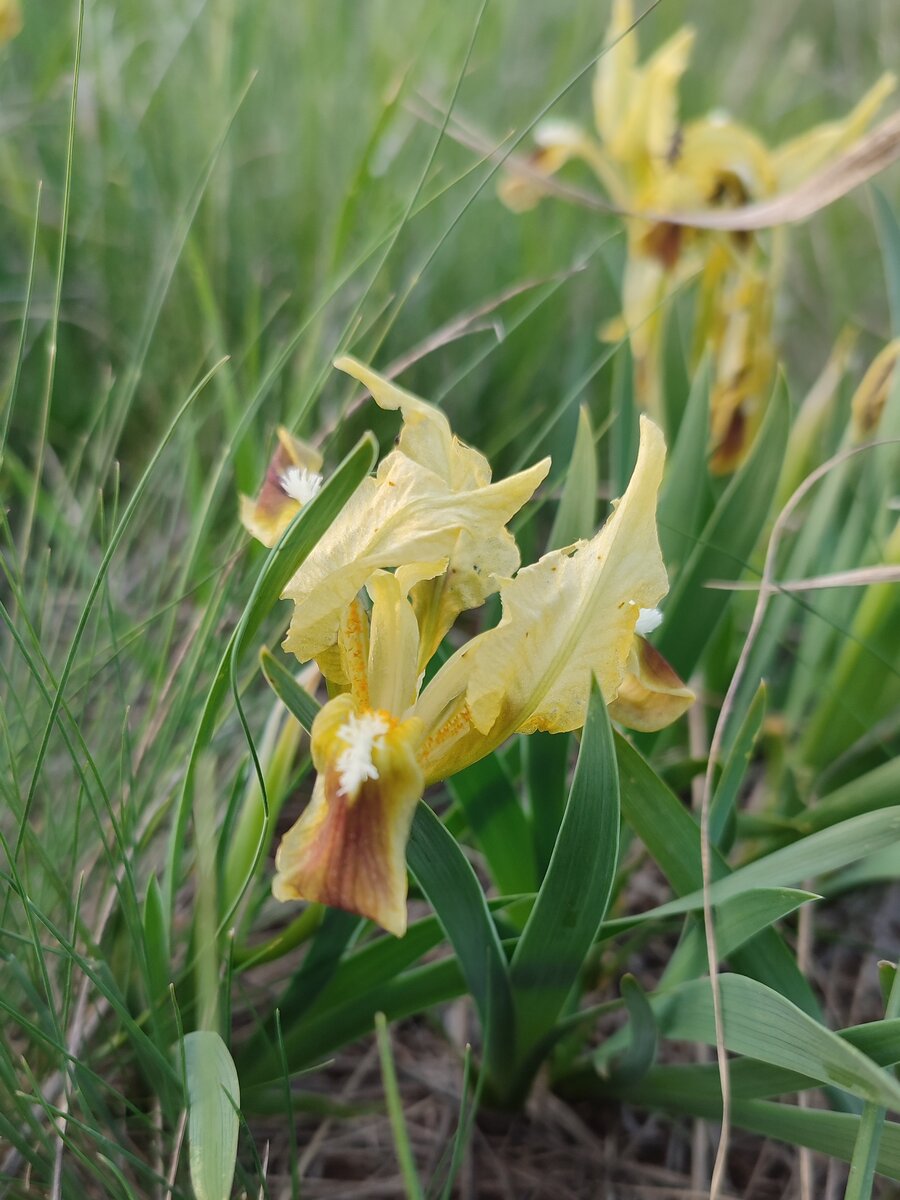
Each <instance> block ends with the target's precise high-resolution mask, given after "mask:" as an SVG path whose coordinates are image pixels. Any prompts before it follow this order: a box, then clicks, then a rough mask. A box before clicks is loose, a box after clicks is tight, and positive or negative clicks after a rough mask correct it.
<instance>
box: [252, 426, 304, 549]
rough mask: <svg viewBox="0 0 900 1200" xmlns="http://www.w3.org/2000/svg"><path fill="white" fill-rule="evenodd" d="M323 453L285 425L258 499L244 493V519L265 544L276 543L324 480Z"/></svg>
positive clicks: (280, 432)
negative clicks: (322, 473) (322, 470)
mask: <svg viewBox="0 0 900 1200" xmlns="http://www.w3.org/2000/svg"><path fill="white" fill-rule="evenodd" d="M321 469H322V455H321V454H320V453H319V452H318V450H316V449H315V448H314V447H313V446H310V445H308V444H307V443H306V442H303V441H301V440H300V439H299V438H296V437H294V435H293V434H292V433H290V432H288V430H287V429H285V428H284V427H283V426H279V427H278V446H277V447H276V449H275V453H274V454H273V455H272V458H271V460H270V462H269V466H268V469H267V471H266V477H265V479H264V480H263V485H262V487H261V488H260V491H259V495H258V496H257V497H256V499H255V500H252V499H251V498H250V497H249V496H241V523H242V525H243V526H244V528H245V529H246V530H247V532H248V533H250V534H252V535H253V537H255V538H256V539H257V540H258V541H260V542H262V544H263V545H264V546H269V547H271V546H274V545H275V543H276V542H277V541H278V539H279V538H280V537H281V535H282V534H283V533H284V531H285V529H287V527H288V525H290V523H291V521H292V520H293V519H294V517H295V516H296V515H297V513H298V512H299V511H300V508H301V507H302V505H303V504H304V503H306V502H307V501H308V500H311V499H312V497H313V496H314V495H315V494H316V492H317V491H318V489H319V487H320V486H321V483H322V476H321V475H320V474H319V472H320V471H321Z"/></svg>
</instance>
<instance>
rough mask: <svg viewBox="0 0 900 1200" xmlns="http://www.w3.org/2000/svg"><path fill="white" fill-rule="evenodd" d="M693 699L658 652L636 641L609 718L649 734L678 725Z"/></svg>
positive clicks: (688, 690) (646, 644) (611, 706)
mask: <svg viewBox="0 0 900 1200" xmlns="http://www.w3.org/2000/svg"><path fill="white" fill-rule="evenodd" d="M694 699H695V697H694V693H693V692H692V691H691V689H690V688H689V687H686V686H685V684H684V682H683V681H682V680H681V679H679V677H678V675H677V674H676V672H675V671H674V670H673V669H672V667H671V666H670V665H669V663H668V662H666V660H665V659H664V658H663V656H662V655H661V654H660V653H659V651H658V650H656V649H655V648H654V647H653V646H651V644H650V643H649V642H648V641H645V640H644V638H642V637H636V638H635V639H634V644H633V646H632V648H631V654H630V655H629V657H628V664H627V667H626V670H625V676H624V678H623V679H622V682H621V683H620V684H619V690H618V692H617V693H616V698H615V699H614V700H613V701H612V702H611V703H610V705H609V715H610V716H611V717H613V718H614V719H615V720H616V721H620V722H621V723H622V724H623V725H627V726H628V728H629V729H638V730H642V731H644V732H646V733H652V732H653V731H655V730H657V729H664V728H665V727H666V726H667V725H671V724H672V722H673V721H677V720H678V718H679V717H680V716H681V715H682V714H683V713H685V712H687V710H688V709H689V708H690V706H691V705H692V704H693V702H694Z"/></svg>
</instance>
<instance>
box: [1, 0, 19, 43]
mask: <svg viewBox="0 0 900 1200" xmlns="http://www.w3.org/2000/svg"><path fill="white" fill-rule="evenodd" d="M21 32H22V6H21V4H20V3H19V0H0V43H3V42H8V41H11V40H12V38H14V37H17V36H18V35H19V34H20V33H21Z"/></svg>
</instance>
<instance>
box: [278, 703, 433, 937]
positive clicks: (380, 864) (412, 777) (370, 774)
mask: <svg viewBox="0 0 900 1200" xmlns="http://www.w3.org/2000/svg"><path fill="white" fill-rule="evenodd" d="M421 733H422V729H421V724H420V723H419V722H418V721H416V720H415V719H413V720H409V721H404V722H398V721H396V720H395V719H394V718H393V717H391V716H390V715H389V714H386V713H381V712H377V711H371V710H366V711H362V712H360V711H358V710H357V706H356V703H355V702H354V700H353V698H352V697H351V696H349V695H344V696H339V697H337V698H336V699H335V700H331V701H329V703H328V704H326V705H325V707H324V708H323V709H322V711H321V712H320V713H319V715H318V716H317V717H316V720H315V722H314V723H313V729H312V752H313V760H314V762H315V764H316V768H317V770H318V772H319V774H318V776H317V778H316V783H315V787H314V789H313V795H312V799H311V800H310V803H309V806H308V808H307V809H306V811H305V812H304V813H303V815H302V816H301V817H300V819H299V820H298V821H297V823H296V824H295V825H294V826H293V827H292V828H291V829H290V830H289V831H288V833H287V834H286V835H285V836H284V838H283V839H282V841H281V845H280V846H279V848H278V853H277V855H276V859H275V865H276V869H277V874H276V876H275V879H274V881H273V885H272V891H273V893H274V895H275V897H276V898H277V899H279V900H310V901H315V902H318V903H320V904H328V905H331V906H332V907H334V908H342V909H346V910H347V911H348V912H355V913H359V914H360V916H364V917H368V918H369V919H370V920H373V921H376V922H377V923H378V924H379V925H381V926H382V927H383V928H384V929H387V930H388V931H389V932H390V933H393V934H396V936H397V937H402V936H403V934H404V933H405V932H406V889H407V882H406V843H407V840H408V838H409V829H410V825H411V824H412V819H413V815H414V813H415V809H416V803H417V802H418V800H419V798H420V797H421V795H422V787H423V777H422V771H421V768H420V767H419V765H418V763H417V761H416V753H415V752H416V746H417V745H418V742H419V741H420V740H421Z"/></svg>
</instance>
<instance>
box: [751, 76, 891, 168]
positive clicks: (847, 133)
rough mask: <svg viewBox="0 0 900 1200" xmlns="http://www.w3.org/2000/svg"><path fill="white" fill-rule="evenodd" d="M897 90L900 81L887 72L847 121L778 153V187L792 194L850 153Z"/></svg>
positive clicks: (811, 134) (801, 138) (828, 124)
mask: <svg viewBox="0 0 900 1200" xmlns="http://www.w3.org/2000/svg"><path fill="white" fill-rule="evenodd" d="M896 86H897V77H896V75H894V74H893V72H891V71H886V72H885V73H884V74H883V75H882V76H881V78H880V79H878V80H877V81H876V83H875V84H874V85H873V86H872V87H871V88H869V90H868V91H867V92H866V94H865V95H864V96H863V98H862V99H861V100H860V101H859V103H858V104H857V105H856V107H855V108H853V109H852V110H851V111H850V112H849V113H848V114H847V116H846V117H843V118H841V119H840V120H837V121H826V122H824V123H823V124H821V125H816V126H815V127H814V128H813V129H810V130H809V131H808V132H807V133H802V134H800V136H799V137H796V138H792V139H791V140H790V141H789V142H785V143H784V145H782V146H779V147H778V149H777V150H776V151H775V152H774V164H775V170H776V173H777V176H778V186H779V188H780V189H781V190H783V191H788V190H790V188H792V187H794V185H795V184H798V183H800V182H801V181H802V180H804V179H806V177H807V176H808V175H811V174H812V172H813V171H815V170H816V169H817V168H818V167H821V166H822V165H823V164H824V163H825V162H826V161H827V160H828V159H829V158H831V157H833V156H834V155H836V154H840V153H841V151H843V150H846V149H847V148H848V147H849V146H850V145H852V143H853V142H855V141H856V139H857V138H859V137H861V136H862V135H863V134H864V133H865V131H866V129H867V127H868V126H869V124H870V123H871V122H872V120H873V118H874V117H875V114H876V113H877V112H878V110H879V108H881V106H882V104H883V103H884V101H885V100H886V99H887V97H888V96H889V95H890V94H891V92H893V91H894V89H895V88H896Z"/></svg>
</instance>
